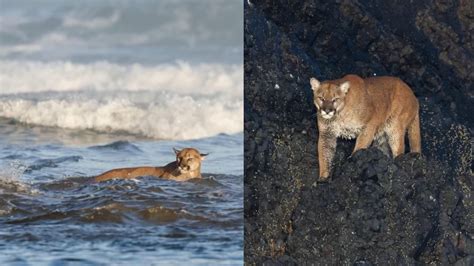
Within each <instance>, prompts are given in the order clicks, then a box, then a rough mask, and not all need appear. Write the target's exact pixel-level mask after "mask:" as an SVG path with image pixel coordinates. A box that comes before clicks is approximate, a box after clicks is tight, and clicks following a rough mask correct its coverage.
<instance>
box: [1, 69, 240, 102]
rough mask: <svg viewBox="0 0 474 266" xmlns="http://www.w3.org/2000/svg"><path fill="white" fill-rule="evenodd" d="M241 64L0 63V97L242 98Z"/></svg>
mask: <svg viewBox="0 0 474 266" xmlns="http://www.w3.org/2000/svg"><path fill="white" fill-rule="evenodd" d="M242 86H243V73H242V65H222V64H199V65H194V66H191V65H190V64H188V63H185V62H177V63H176V64H162V65H156V66H143V65H140V64H133V65H119V64H112V63H108V62H105V61H102V62H94V63H89V64H77V63H71V62H63V61H56V62H39V61H26V62H25V61H12V60H0V94H7V93H8V94H9V93H19V92H39V91H72V90H83V89H94V90H130V91H138V90H152V91H175V92H179V93H200V94H214V93H218V92H224V93H226V94H229V95H232V96H241V95H242V91H243V89H242Z"/></svg>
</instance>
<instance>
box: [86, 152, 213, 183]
mask: <svg viewBox="0 0 474 266" xmlns="http://www.w3.org/2000/svg"><path fill="white" fill-rule="evenodd" d="M175 153H176V161H174V162H171V163H169V164H167V165H165V166H162V167H149V166H144V167H131V168H119V169H113V170H110V171H107V172H105V173H103V174H100V175H98V176H96V177H95V178H94V181H95V182H101V181H106V180H110V179H115V178H121V179H131V178H137V177H140V176H155V177H160V178H165V179H172V180H176V181H186V180H189V179H192V178H201V161H202V160H204V158H205V156H206V155H207V154H200V153H199V151H198V150H196V149H193V148H185V149H182V150H181V151H178V150H175ZM187 167H189V170H187V171H185V170H183V169H186V168H187ZM180 168H181V169H180Z"/></svg>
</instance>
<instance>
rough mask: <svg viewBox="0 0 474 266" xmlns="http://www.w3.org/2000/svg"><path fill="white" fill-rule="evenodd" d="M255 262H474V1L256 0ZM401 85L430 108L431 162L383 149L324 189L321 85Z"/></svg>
mask: <svg viewBox="0 0 474 266" xmlns="http://www.w3.org/2000/svg"><path fill="white" fill-rule="evenodd" d="M244 27H245V44H244V56H245V65H244V71H245V219H246V223H245V258H246V261H247V262H248V263H261V262H280V263H285V264H286V263H302V262H309V261H310V262H315V263H330V264H357V265H370V264H385V263H386V262H389V263H393V264H395V263H408V264H414V263H417V262H421V263H459V265H470V263H471V265H472V263H474V240H473V239H474V223H473V222H472V221H474V195H473V186H474V184H473V176H472V168H473V163H472V151H473V138H472V131H473V129H474V118H473V117H474V88H473V86H474V84H473V81H474V71H473V70H474V68H473V65H474V60H473V59H474V41H473V32H474V2H473V1H465V0H459V1H445V0H420V1H387V0H371V1H340V0H339V1H338V0H336V1H289V0H286V1H285V0H274V1H269V0H267V1H251V3H250V4H249V2H246V3H245V25H244ZM348 73H354V74H358V75H360V76H372V75H392V76H397V77H400V78H401V79H402V80H404V81H405V82H406V83H408V84H409V85H410V86H411V88H412V89H413V90H414V91H415V94H416V96H417V97H418V99H419V101H420V104H421V111H420V112H421V124H422V125H421V127H422V138H423V139H422V145H423V156H417V155H413V154H405V155H403V156H400V157H398V158H396V159H395V160H394V159H391V158H387V157H386V156H384V155H383V154H382V153H381V152H380V151H378V150H376V149H368V150H364V151H360V152H358V153H357V154H356V156H354V157H352V158H351V159H348V155H349V154H350V152H351V151H352V148H353V145H354V142H353V141H342V140H340V141H339V142H338V151H337V154H336V159H335V171H334V174H333V177H332V182H330V183H328V184H322V185H321V184H316V183H315V181H316V180H317V178H318V163H317V153H316V140H317V138H318V131H317V127H316V110H315V108H314V106H313V104H312V91H311V89H310V86H309V78H310V77H311V76H315V77H318V79H320V80H325V79H336V78H339V77H341V76H343V75H345V74H348Z"/></svg>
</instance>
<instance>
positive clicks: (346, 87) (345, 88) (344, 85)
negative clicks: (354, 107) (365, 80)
mask: <svg viewBox="0 0 474 266" xmlns="http://www.w3.org/2000/svg"><path fill="white" fill-rule="evenodd" d="M350 85H351V84H350V83H349V81H346V82H344V83H342V84H341V85H340V86H339V88H341V91H342V92H344V94H347V92H348V91H349V88H350Z"/></svg>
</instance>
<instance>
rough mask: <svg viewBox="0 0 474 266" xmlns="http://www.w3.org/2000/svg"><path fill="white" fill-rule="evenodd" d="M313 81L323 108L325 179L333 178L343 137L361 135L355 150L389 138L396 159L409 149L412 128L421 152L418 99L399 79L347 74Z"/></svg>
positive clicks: (321, 148) (320, 110)
mask: <svg viewBox="0 0 474 266" xmlns="http://www.w3.org/2000/svg"><path fill="white" fill-rule="evenodd" d="M310 83H311V88H312V89H313V93H314V99H313V100H314V105H316V108H317V110H318V129H319V140H318V157H319V178H320V180H321V181H324V180H326V179H327V178H328V177H329V173H330V169H331V163H332V159H333V157H334V154H335V152H336V140H337V138H338V137H342V138H346V139H353V138H357V140H356V144H355V147H354V151H353V152H352V153H354V152H356V151H357V150H360V149H365V148H367V147H369V146H370V145H371V143H372V142H373V141H374V140H377V141H383V139H384V138H386V140H387V141H388V144H389V146H390V149H391V151H392V155H393V157H396V156H398V155H400V154H402V153H404V152H405V132H406V131H407V130H408V139H409V143H410V150H411V152H418V153H420V152H421V136H420V118H419V114H418V110H419V105H418V100H417V99H416V97H415V95H414V94H413V91H412V90H411V89H410V87H408V85H407V84H406V83H404V82H403V81H402V80H400V79H399V78H395V77H371V78H366V79H362V78H361V77H359V76H357V75H346V76H344V77H343V78H341V79H337V80H326V81H323V82H319V81H318V80H317V79H315V78H311V79H310Z"/></svg>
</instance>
